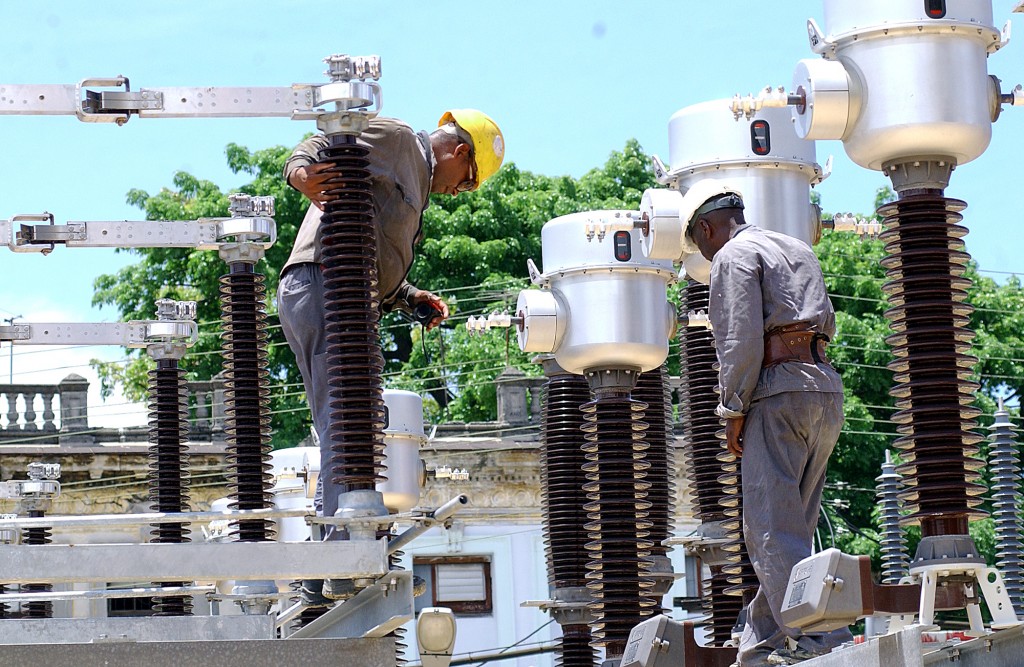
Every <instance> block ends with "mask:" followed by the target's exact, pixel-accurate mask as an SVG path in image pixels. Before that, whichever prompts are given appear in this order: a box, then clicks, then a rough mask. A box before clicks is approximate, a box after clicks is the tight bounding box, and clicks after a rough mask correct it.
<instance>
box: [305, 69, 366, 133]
mask: <svg viewBox="0 0 1024 667" xmlns="http://www.w3.org/2000/svg"><path fill="white" fill-rule="evenodd" d="M324 62H325V63H327V71H326V72H325V74H326V75H327V76H328V77H329V78H330V79H331V82H330V83H327V84H324V85H322V86H319V87H318V88H316V89H315V90H314V106H318V107H320V106H324V105H326V104H333V105H334V110H333V111H325V112H324V113H322V114H321V115H319V116H317V119H316V126H317V129H319V130H320V131H321V132H323V133H324V134H326V135H327V136H334V135H340V134H348V135H353V134H359V133H361V132H362V131H363V130H365V129H366V128H367V126H368V125H369V122H370V119H371V118H374V117H375V116H376V115H377V114H378V113H380V110H381V107H382V105H383V94H382V92H381V88H380V85H379V84H378V83H377V82H376V80H377V79H379V78H380V74H381V63H380V57H379V56H349V55H344V54H335V55H332V56H328V57H327V58H324ZM367 79H373V81H367Z"/></svg>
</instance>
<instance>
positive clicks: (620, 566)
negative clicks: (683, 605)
mask: <svg viewBox="0 0 1024 667" xmlns="http://www.w3.org/2000/svg"><path fill="white" fill-rule="evenodd" d="M644 408H645V405H644V404H643V403H640V402H638V401H634V400H632V399H630V398H629V397H628V396H610V395H606V396H601V395H600V394H598V398H597V399H596V400H594V401H591V402H589V403H587V404H586V405H584V406H583V412H584V414H585V415H586V420H587V424H586V425H585V426H584V427H583V430H584V433H586V440H587V443H586V444H585V445H584V452H585V453H586V459H587V463H586V465H585V466H584V472H586V477H587V480H588V481H587V483H586V484H584V486H583V490H584V491H586V492H587V498H588V499H589V501H590V502H588V503H587V504H586V505H585V506H584V509H585V510H586V511H587V517H588V518H589V519H590V522H589V523H587V524H586V526H585V528H586V529H587V530H588V531H589V534H590V538H591V541H590V542H588V543H587V544H586V549H587V551H589V552H590V553H591V555H592V556H593V560H591V561H590V562H588V563H587V569H588V570H589V572H588V573H587V580H588V581H589V583H588V584H587V588H589V589H590V591H591V592H592V593H593V596H594V602H593V603H592V604H591V608H592V609H593V611H594V613H595V618H596V621H595V622H594V624H593V625H592V632H593V637H594V645H595V646H604V647H605V653H606V656H609V657H610V656H618V655H622V652H623V651H624V650H625V647H626V640H627V639H628V638H629V633H630V631H631V630H632V629H633V627H634V626H635V625H636V624H637V623H639V622H641V621H643V620H644V619H645V618H647V617H648V616H650V615H651V613H652V611H653V608H655V607H656V605H657V601H656V600H655V599H654V598H653V597H651V595H650V589H651V587H652V586H653V581H652V580H651V579H650V578H649V577H648V572H649V571H650V567H651V561H650V558H649V556H650V553H651V548H652V547H653V546H654V545H653V542H651V540H650V539H649V535H650V532H649V530H650V527H651V522H650V521H649V520H648V512H649V510H650V508H651V503H650V501H648V500H647V492H648V490H649V488H650V483H649V482H647V481H646V480H645V479H644V477H645V476H646V474H647V470H648V468H649V464H648V463H647V462H646V461H645V456H646V449H647V444H646V443H645V442H644V439H643V437H644V430H645V428H646V426H647V425H646V424H645V423H644V422H642V421H640V419H641V417H642V415H643V410H644Z"/></svg>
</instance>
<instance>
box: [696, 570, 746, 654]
mask: <svg viewBox="0 0 1024 667" xmlns="http://www.w3.org/2000/svg"><path fill="white" fill-rule="evenodd" d="M710 569H711V577H710V578H708V579H705V580H704V591H705V595H704V610H705V612H707V617H706V618H705V620H704V622H705V624H706V625H707V626H708V630H709V632H710V637H708V641H709V643H710V644H711V645H712V646H723V645H724V644H725V643H726V642H727V641H729V640H730V639H732V630H733V627H734V626H735V625H736V619H738V618H739V615H740V611H741V610H742V609H743V600H742V599H741V598H740V597H738V596H735V595H731V594H730V593H728V592H727V591H728V590H729V589H730V588H732V583H731V582H730V581H729V580H730V578H731V577H730V575H729V574H728V573H726V572H725V571H724V569H723V568H722V566H721V565H712V566H711V568H710Z"/></svg>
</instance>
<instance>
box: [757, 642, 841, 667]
mask: <svg viewBox="0 0 1024 667" xmlns="http://www.w3.org/2000/svg"><path fill="white" fill-rule="evenodd" d="M826 653H828V651H808V650H807V649H805V648H800V647H799V646H797V647H796V648H780V649H776V650H775V651H772V654H771V655H770V656H768V664H769V665H795V664H798V663H801V662H803V661H804V660H810V659H811V658H817V657H818V656H822V655H825V654H826Z"/></svg>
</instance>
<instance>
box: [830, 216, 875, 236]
mask: <svg viewBox="0 0 1024 667" xmlns="http://www.w3.org/2000/svg"><path fill="white" fill-rule="evenodd" d="M821 226H822V228H824V229H829V230H831V231H833V232H853V233H854V234H857V235H858V236H861V237H867V238H872V239H874V238H878V235H879V234H881V233H882V223H880V222H878V221H877V220H875V219H873V218H861V217H860V216H857V215H854V214H853V213H836V214H835V215H834V216H832V219H831V220H822V221H821Z"/></svg>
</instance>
